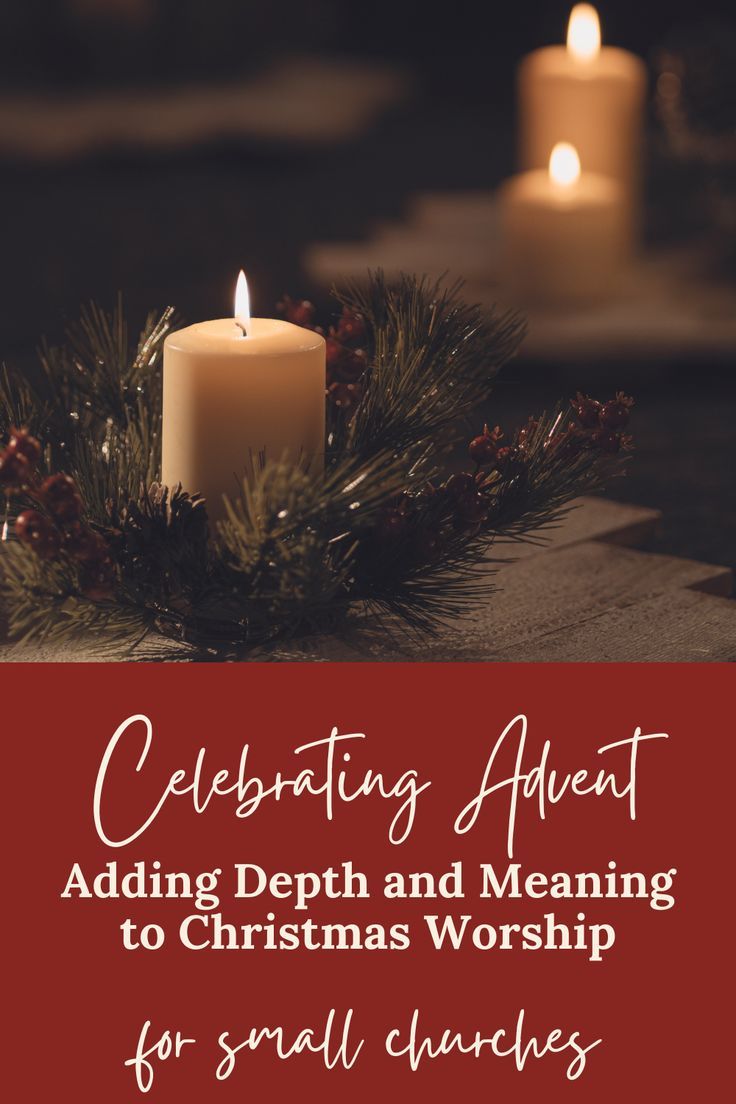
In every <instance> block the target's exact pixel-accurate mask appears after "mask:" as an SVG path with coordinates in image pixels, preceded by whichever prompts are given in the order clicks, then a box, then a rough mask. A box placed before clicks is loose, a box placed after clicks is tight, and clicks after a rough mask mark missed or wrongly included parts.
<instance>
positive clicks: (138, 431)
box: [0, 273, 619, 658]
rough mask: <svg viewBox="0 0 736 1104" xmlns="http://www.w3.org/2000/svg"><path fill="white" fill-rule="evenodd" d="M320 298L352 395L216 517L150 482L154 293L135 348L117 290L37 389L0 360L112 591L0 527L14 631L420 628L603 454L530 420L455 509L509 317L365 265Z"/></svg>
mask: <svg viewBox="0 0 736 1104" xmlns="http://www.w3.org/2000/svg"><path fill="white" fill-rule="evenodd" d="M337 298H338V301H339V302H340V303H341V304H343V305H346V306H348V307H349V308H350V309H351V310H352V311H355V312H359V313H360V314H362V315H363V316H364V318H365V320H366V323H367V328H368V339H369V349H368V354H369V355H368V360H367V365H368V367H367V370H366V375H365V379H364V380H363V381H362V383H363V391H362V399H361V401H360V403H359V405H358V407H357V410H355V411H354V412H352V415H351V416H350V415H348V416H346V415H344V414H341V413H340V412H339V411H334V410H333V411H332V412H331V416H332V422H331V425H330V428H329V438H328V450H327V464H326V468H325V472H324V474H323V475H321V476H319V477H315V476H314V475H307V474H305V473H304V472H303V471H301V470H299V469H295V468H293V467H289V466H288V465H286V464H284V463H269V464H266V465H265V466H264V467H263V468H262V469H261V470H259V471H258V472H257V473H256V475H255V477H254V478H253V480H252V481H251V482H250V483H245V484H244V485H243V488H242V493H241V495H240V496H239V497H238V498H237V499H236V500H234V501H231V502H230V503H228V511H227V518H226V520H225V521H223V522H220V523H219V525H218V526H217V527H216V529H215V530H214V531H213V530H212V528H211V527H210V526H208V520H207V514H206V503H204V502H202V501H201V500H200V499H199V498H198V497H197V496H196V495H194V496H193V497H192V496H190V494H188V493H186V492H187V490H191V491H194V490H195V488H189V489H187V488H185V489H183V490H182V489H181V488H171V489H167V488H164V487H161V486H160V485H159V483H158V482H157V480H158V479H159V478H160V432H161V391H162V387H161V370H162V366H161V360H162V357H161V354H162V347H163V340H164V338H165V336H166V334H167V333H168V332H170V331H171V329H172V327H173V325H174V312H173V311H172V310H171V308H169V309H167V310H166V311H164V312H163V314H161V315H159V316H156V315H150V316H149V318H148V319H147V321H146V324H145V326H144V328H143V331H142V333H141V334H140V336H139V338H138V340H137V342H135V343H134V344H133V345H132V346H131V345H130V344H129V339H128V331H127V327H126V325H125V323H124V317H123V311H122V305H121V304H120V303H118V305H117V307H116V309H115V310H114V311H113V312H112V313H111V314H107V313H106V312H104V311H102V310H100V309H99V308H98V307H95V306H91V307H89V308H87V310H86V311H84V312H83V314H82V317H81V319H80V322H79V324H78V325H77V326H75V327H73V328H72V329H71V330H70V332H69V334H68V338H67V341H66V343H65V344H64V345H63V346H60V347H50V346H47V345H46V346H44V347H43V348H42V350H41V365H42V370H43V376H44V387H43V389H42V391H41V393H39V394H36V393H34V392H33V391H32V389H31V388H30V387H29V386H28V385H27V384H26V383H25V382H24V381H22V380H20V379H18V378H17V377H16V376H15V375H14V374H13V373H12V371H10V370H5V371H4V372H3V374H2V375H1V376H0V422H1V426H0V428H2V429H3V430H4V431H6V432H7V430H8V428H9V427H10V426H11V425H19V424H22V425H25V426H28V427H29V428H30V429H31V430H32V431H33V432H34V433H36V434H38V435H39V436H40V437H41V438H42V440H43V444H44V461H43V470H44V471H58V470H62V471H66V472H68V473H69V474H71V475H72V476H73V478H74V480H75V482H76V484H77V487H78V489H79V492H80V495H81V497H82V500H83V502H84V506H85V521H86V523H87V525H89V526H90V527H91V528H92V529H93V530H94V531H95V532H97V533H99V534H101V535H102V536H103V537H104V538H105V541H106V543H107V547H108V548H109V553H110V557H111V560H112V563H113V565H114V571H113V575H114V581H113V584H112V585H113V589H112V592H111V593H110V595H109V596H107V597H105V598H104V599H100V598H99V596H98V597H97V598H94V597H91V596H90V590H89V587H88V586H87V584H86V581H85V576H84V573H83V572H81V571H80V569H79V568H78V566H77V565H76V564H75V563H74V561H73V559H72V558H70V557H68V556H67V555H66V554H65V553H64V552H62V553H61V555H60V556H59V558H58V559H57V560H55V561H53V562H48V561H44V560H40V559H39V558H37V557H36V556H35V555H34V554H33V553H32V552H30V551H29V550H27V549H26V548H25V547H23V546H21V545H19V544H18V543H17V542H16V541H14V540H12V539H11V540H10V541H9V542H7V543H6V544H5V545H4V546H3V548H2V553H1V554H0V565H1V567H2V571H1V573H0V589H1V592H2V594H1V597H2V600H3V602H4V604H5V605H6V606H7V608H8V610H9V611H10V628H11V633H12V635H13V636H14V637H16V638H18V639H38V638H49V637H51V638H54V639H61V638H64V637H70V636H72V635H74V634H75V633H76V634H79V633H82V634H85V635H87V636H90V635H94V637H95V639H97V638H99V639H100V640H103V639H104V640H107V641H110V642H112V643H113V644H114V646H115V647H119V646H120V645H121V643H125V644H126V645H127V646H129V647H130V648H132V649H136V648H138V647H139V645H140V643H141V641H143V640H146V639H148V640H150V639H154V640H159V639H160V634H163V635H164V636H165V637H168V638H170V639H171V640H173V641H176V642H177V644H176V646H175V647H174V648H173V651H172V652H171V655H172V656H175V657H180V656H182V655H189V656H191V657H194V658H201V657H205V656H209V655H213V656H218V657H223V656H228V655H237V654H240V653H241V652H242V651H243V650H247V649H249V648H253V647H256V646H259V645H261V644H263V643H266V642H269V641H272V640H275V639H277V638H283V637H286V636H289V635H292V636H294V635H298V634H303V633H310V632H320V631H327V630H330V631H334V630H335V629H339V628H343V627H344V626H345V625H349V624H350V621H351V619H352V618H353V617H354V616H355V615H356V614H361V613H363V614H368V615H369V616H370V617H371V618H372V619H373V620H374V621H376V622H380V623H383V622H386V623H387V624H388V625H390V626H391V627H394V628H395V627H399V626H402V625H403V626H404V627H405V628H408V629H410V630H414V631H417V632H432V631H434V630H435V629H436V628H437V626H438V625H439V624H441V623H442V621H443V620H444V619H446V618H448V617H454V616H456V615H458V614H462V613H463V612H466V611H467V610H468V608H469V607H470V606H472V604H473V603H475V602H477V601H478V600H479V599H480V598H481V597H483V596H484V595H486V594H487V593H488V591H489V589H490V587H491V584H490V583H489V567H488V563H489V561H488V556H489V551H490V550H491V546H492V543H493V541H494V540H496V539H498V538H504V539H510V540H523V539H529V536H530V534H532V533H537V532H538V531H539V529H540V528H543V527H545V526H549V525H553V524H555V523H556V522H557V521H558V520H559V518H560V517H561V516H562V514H563V512H564V510H565V509H566V507H567V505H568V504H569V502H570V500H571V499H572V498H574V497H575V496H576V495H578V494H580V493H581V492H582V491H587V490H591V489H593V488H594V487H596V486H598V485H599V484H600V482H601V480H602V479H603V478H605V477H606V476H607V475H609V474H611V473H612V472H613V471H615V470H616V469H617V467H618V466H619V465H618V460H617V459H616V458H610V457H605V456H602V455H601V454H600V453H599V452H596V451H590V450H587V451H586V450H583V451H579V452H576V453H575V454H574V455H571V454H570V453H569V452H567V451H566V450H565V449H563V448H562V447H557V445H556V444H555V442H556V441H558V440H560V441H562V440H563V438H564V429H565V422H566V418H564V417H562V416H561V415H559V414H558V413H555V414H553V415H552V417H550V418H547V417H545V418H542V419H540V421H539V422H538V423H537V425H536V427H535V428H534V429H532V430H529V431H528V432H527V440H526V442H525V447H524V455H525V464H524V470H523V474H522V475H520V474H519V473H518V472H517V473H513V472H511V471H509V472H507V473H506V474H505V475H504V474H502V473H501V472H499V471H492V472H490V473H487V474H486V475H485V476H483V475H482V473H481V475H480V476H479V479H478V481H477V487H478V491H477V495H476V492H475V491H474V492H473V495H474V499H475V498H478V500H479V501H481V503H482V512H481V513H480V514H473V515H472V516H468V517H465V515H463V514H462V510H460V512H459V506H458V502H457V501H456V500H455V499H454V498H453V496H452V494H451V493H450V490H449V488H448V486H446V485H445V484H443V483H442V482H441V480H438V473H439V472H440V471H441V466H442V462H443V458H444V454H445V453H446V451H447V449H448V447H449V446H450V445H451V444H452V443H453V441H455V440H456V439H457V437H458V434H459V433H460V432H461V428H460V427H461V424H462V420H463V419H466V418H467V417H468V415H469V414H470V413H472V411H473V410H474V409H475V408H476V406H477V405H478V404H479V403H481V402H483V401H484V400H485V399H487V398H488V396H489V394H490V390H491V387H492V382H493V379H494V376H495V375H496V374H497V372H498V371H499V368H500V367H501V366H502V364H503V363H504V362H505V361H506V360H508V359H509V357H511V356H512V355H513V354H514V352H515V351H516V349H517V347H518V345H519V343H520V341H521V338H522V336H523V331H524V327H523V324H522V322H521V321H520V319H519V318H518V317H516V316H515V315H500V316H499V315H495V314H491V315H490V316H484V315H483V313H482V312H481V311H480V309H479V308H477V307H472V306H467V305H465V304H463V303H462V302H461V301H460V298H459V289H458V288H457V287H454V288H450V289H443V288H441V287H439V286H437V285H433V284H431V283H429V282H428V281H426V280H423V279H416V278H414V277H408V276H406V277H402V278H401V279H400V281H399V282H398V283H397V284H396V285H394V286H389V285H388V284H387V283H386V281H385V279H384V277H383V275H382V274H381V273H377V274H374V275H373V276H371V278H370V280H369V283H368V285H367V287H366V288H362V287H361V288H359V287H351V288H349V289H348V290H347V291H346V292H344V293H342V294H340V295H337ZM430 480H431V481H432V483H430ZM461 505H462V504H461ZM471 505H472V504H471ZM182 642H183V644H184V650H183V651H182ZM157 647H158V646H157ZM155 654H156V655H157V656H159V657H166V656H167V655H168V654H169V653H168V651H167V648H166V647H165V646H164V647H163V648H160V649H159V650H158V651H157V652H156V653H155Z"/></svg>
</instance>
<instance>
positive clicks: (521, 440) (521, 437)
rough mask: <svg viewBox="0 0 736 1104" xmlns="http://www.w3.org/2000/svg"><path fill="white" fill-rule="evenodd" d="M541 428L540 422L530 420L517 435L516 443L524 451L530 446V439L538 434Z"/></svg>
mask: <svg viewBox="0 0 736 1104" xmlns="http://www.w3.org/2000/svg"><path fill="white" fill-rule="evenodd" d="M538 427H539V422H538V421H537V419H536V418H530V419H529V421H528V422H527V423H526V425H525V426H523V427H522V428H521V429H520V430H519V433H518V435H517V438H516V443H517V445H518V447H519V448H520V449H524V448H526V447H527V446H528V444H529V440H530V438H531V437H532V436H533V434H534V433H535V432H536V430H537V429H538Z"/></svg>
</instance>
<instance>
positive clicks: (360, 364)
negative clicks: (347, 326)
mask: <svg viewBox="0 0 736 1104" xmlns="http://www.w3.org/2000/svg"><path fill="white" fill-rule="evenodd" d="M344 354H345V355H344V356H343V358H342V359H341V360H340V361H339V363H338V364H337V365H336V366H335V368H334V370H333V371H334V375H335V376H336V378H337V379H338V380H341V381H342V382H343V383H356V382H357V381H358V380H359V379H360V378H361V376H362V375H363V373H364V372H365V369H366V364H367V358H366V355H365V350H364V349H345V350H344Z"/></svg>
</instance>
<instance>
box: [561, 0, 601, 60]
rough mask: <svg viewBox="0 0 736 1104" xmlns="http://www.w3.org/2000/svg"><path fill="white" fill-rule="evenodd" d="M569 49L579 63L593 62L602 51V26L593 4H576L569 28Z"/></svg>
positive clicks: (571, 14) (571, 13)
mask: <svg viewBox="0 0 736 1104" xmlns="http://www.w3.org/2000/svg"><path fill="white" fill-rule="evenodd" d="M567 49H568V51H569V52H570V53H571V54H572V55H573V57H575V58H577V59H578V60H579V61H592V60H593V58H596V57H598V54H599V53H600V49H601V24H600V20H599V19H598V12H597V11H596V10H595V8H594V7H593V6H592V5H591V4H576V5H575V7H574V8H573V9H572V11H571V12H570V22H569V23H568V26H567Z"/></svg>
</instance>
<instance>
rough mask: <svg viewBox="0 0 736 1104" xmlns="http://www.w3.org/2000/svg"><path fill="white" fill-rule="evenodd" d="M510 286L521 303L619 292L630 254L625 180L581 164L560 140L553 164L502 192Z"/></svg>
mask: <svg viewBox="0 0 736 1104" xmlns="http://www.w3.org/2000/svg"><path fill="white" fill-rule="evenodd" d="M499 201H500V202H499V207H500V218H501V235H502V248H503V278H504V282H505V286H506V287H507V288H508V290H509V292H510V294H511V295H512V297H513V298H514V300H515V301H516V302H517V304H518V305H519V306H522V307H523V306H527V305H528V306H531V307H535V306H536V307H545V306H546V307H556V308H559V307H579V306H583V305H586V304H591V303H595V302H600V301H601V300H604V299H606V298H608V297H609V296H611V295H613V294H615V292H616V287H617V284H618V282H619V280H620V276H621V271H622V265H623V260H624V257H625V255H626V244H625V243H626V232H625V227H624V219H625V216H624V212H623V205H622V203H621V189H620V185H619V184H618V183H617V182H616V181H615V180H612V179H611V178H610V177H607V176H601V175H600V174H599V173H589V172H587V171H585V169H583V171H581V167H580V159H579V158H578V154H577V151H576V149H575V147H574V146H572V145H571V144H570V143H567V142H559V143H558V144H557V145H556V146H555V147H554V149H553V151H552V155H551V156H550V159H549V166H548V168H545V169H534V170H532V171H531V172H526V173H520V174H519V175H518V176H514V177H512V178H511V179H510V180H508V181H506V183H505V184H504V185H503V186H502V187H501V190H500V193H499Z"/></svg>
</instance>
